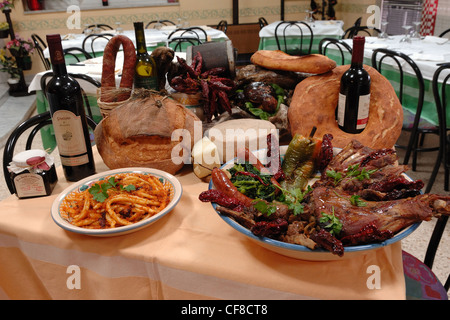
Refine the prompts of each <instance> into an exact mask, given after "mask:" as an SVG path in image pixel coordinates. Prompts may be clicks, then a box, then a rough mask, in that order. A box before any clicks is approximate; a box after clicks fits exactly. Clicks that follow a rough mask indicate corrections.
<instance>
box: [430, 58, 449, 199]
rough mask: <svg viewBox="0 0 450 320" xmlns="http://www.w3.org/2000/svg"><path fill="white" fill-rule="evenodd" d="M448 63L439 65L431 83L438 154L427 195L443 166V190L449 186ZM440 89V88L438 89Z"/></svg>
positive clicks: (446, 189)
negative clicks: (436, 122) (437, 132)
mask: <svg viewBox="0 0 450 320" xmlns="http://www.w3.org/2000/svg"><path fill="white" fill-rule="evenodd" d="M449 82H450V62H447V63H443V64H440V65H439V67H438V68H437V69H436V71H435V72H434V75H433V79H432V81H431V87H432V90H433V96H434V101H435V105H436V111H437V115H438V128H439V153H438V156H437V158H436V163H435V165H434V169H433V172H432V173H431V176H430V179H429V180H428V183H427V187H426V189H425V192H426V193H428V192H430V191H431V188H432V187H433V184H434V181H435V180H436V176H437V174H438V171H439V167H440V166H441V165H442V160H444V161H443V164H444V174H445V176H444V190H445V191H448V190H449V185H450V181H449V179H450V177H449V174H450V173H449V170H450V136H447V132H448V130H450V127H449V124H448V123H447V109H449V108H450V105H449V104H448V103H447V102H448V100H447V94H450V83H449ZM439 87H440V88H439Z"/></svg>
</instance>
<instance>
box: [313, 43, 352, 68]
mask: <svg viewBox="0 0 450 320" xmlns="http://www.w3.org/2000/svg"><path fill="white" fill-rule="evenodd" d="M328 47H331V48H333V49H337V50H339V53H340V56H341V65H344V64H345V57H346V55H347V56H348V57H349V58H351V56H352V47H350V45H349V44H348V43H346V42H345V41H342V40H341V39H334V38H323V39H322V40H320V42H319V53H320V54H323V55H326V54H327V49H328Z"/></svg>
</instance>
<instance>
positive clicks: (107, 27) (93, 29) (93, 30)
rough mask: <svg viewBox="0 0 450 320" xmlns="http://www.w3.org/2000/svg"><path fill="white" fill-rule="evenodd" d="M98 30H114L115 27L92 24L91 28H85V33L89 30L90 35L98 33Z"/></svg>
mask: <svg viewBox="0 0 450 320" xmlns="http://www.w3.org/2000/svg"><path fill="white" fill-rule="evenodd" d="M98 29H101V30H114V28H113V27H111V26H110V25H107V24H104V23H97V24H91V25H89V26H87V27H86V28H84V30H83V33H86V30H89V31H90V32H89V33H92V32H94V33H95V32H96V31H97V30H98Z"/></svg>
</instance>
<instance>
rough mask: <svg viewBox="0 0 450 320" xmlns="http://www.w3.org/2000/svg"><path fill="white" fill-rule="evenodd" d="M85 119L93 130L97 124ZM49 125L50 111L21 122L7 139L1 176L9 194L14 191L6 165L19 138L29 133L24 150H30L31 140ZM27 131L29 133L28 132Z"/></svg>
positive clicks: (50, 121) (10, 159)
mask: <svg viewBox="0 0 450 320" xmlns="http://www.w3.org/2000/svg"><path fill="white" fill-rule="evenodd" d="M86 118H87V122H88V125H89V127H90V128H91V129H92V130H94V129H95V127H96V125H97V124H96V123H95V122H94V120H92V119H91V118H90V117H86ZM51 124H52V119H51V116H50V111H46V112H44V113H40V114H38V115H35V116H33V117H31V118H29V119H27V120H25V121H23V122H22V123H21V124H19V125H18V126H17V127H16V128H15V129H14V130H13V132H12V133H11V135H10V136H9V137H8V140H7V141H6V144H5V148H4V150H3V175H4V178H5V182H6V185H7V186H8V190H9V192H10V193H11V194H13V193H14V192H15V191H14V184H13V182H12V180H11V178H10V174H9V171H8V165H9V163H10V162H11V161H12V158H13V156H14V154H15V148H16V144H17V141H19V138H21V137H22V135H24V134H25V133H28V132H29V133H28V137H27V140H26V145H25V150H30V149H31V147H32V144H33V140H34V138H35V136H36V134H37V133H38V132H39V130H40V129H42V128H43V127H45V126H48V125H51ZM29 129H30V130H31V131H29Z"/></svg>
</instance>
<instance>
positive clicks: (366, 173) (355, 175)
mask: <svg viewBox="0 0 450 320" xmlns="http://www.w3.org/2000/svg"><path fill="white" fill-rule="evenodd" d="M377 170H378V169H372V170H366V168H362V169H361V170H360V169H359V164H355V165H352V166H348V168H347V171H346V172H344V173H343V172H338V171H335V170H327V172H326V175H327V176H328V177H330V178H332V179H334V185H335V186H336V185H338V184H339V182H341V181H342V179H344V178H345V177H350V178H352V179H357V180H359V181H363V180H365V179H370V176H371V175H372V174H373V173H375V172H376V171H377Z"/></svg>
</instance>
